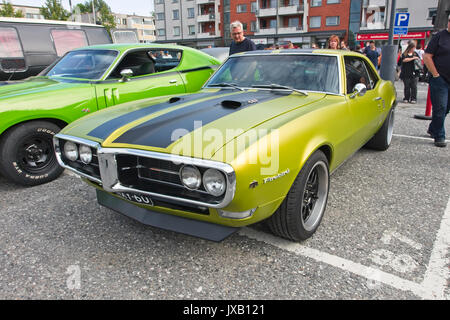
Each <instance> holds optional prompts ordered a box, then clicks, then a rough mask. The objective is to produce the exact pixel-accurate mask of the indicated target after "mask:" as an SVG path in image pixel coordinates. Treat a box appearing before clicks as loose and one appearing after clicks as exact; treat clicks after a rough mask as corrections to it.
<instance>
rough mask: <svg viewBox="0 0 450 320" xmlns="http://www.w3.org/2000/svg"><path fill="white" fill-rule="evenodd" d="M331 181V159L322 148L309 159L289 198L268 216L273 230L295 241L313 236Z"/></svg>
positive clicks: (321, 214)
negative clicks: (329, 164) (329, 160)
mask: <svg viewBox="0 0 450 320" xmlns="http://www.w3.org/2000/svg"><path fill="white" fill-rule="evenodd" d="M329 181H330V174H329V169H328V159H327V157H326V156H325V154H324V153H323V152H322V151H320V150H318V151H316V152H315V153H313V154H312V155H311V157H310V158H309V159H308V160H307V161H306V163H305V165H304V166H303V168H302V169H301V170H300V173H299V174H298V176H297V178H296V179H295V181H294V183H293V184H292V186H291V189H290V190H289V192H288V194H287V196H286V198H285V199H284V201H283V202H282V203H281V205H280V207H279V208H278V209H277V211H275V213H274V214H273V215H272V216H271V217H270V218H269V219H268V225H269V228H270V230H271V231H272V232H273V233H274V234H276V235H278V236H280V237H283V238H286V239H289V240H293V241H302V240H306V239H308V238H309V237H311V236H312V235H313V234H314V232H315V231H316V230H317V228H318V227H319V225H320V222H321V221H322V217H323V215H324V213H325V208H326V204H327V200H328V191H329V185H330V183H329Z"/></svg>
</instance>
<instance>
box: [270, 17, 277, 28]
mask: <svg viewBox="0 0 450 320" xmlns="http://www.w3.org/2000/svg"><path fill="white" fill-rule="evenodd" d="M269 28H270V29H276V28H277V19H272V20H270V22H269Z"/></svg>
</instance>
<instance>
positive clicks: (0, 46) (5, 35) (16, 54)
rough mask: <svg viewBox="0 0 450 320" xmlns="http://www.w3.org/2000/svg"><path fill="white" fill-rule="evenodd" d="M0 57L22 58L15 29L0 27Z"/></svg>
mask: <svg viewBox="0 0 450 320" xmlns="http://www.w3.org/2000/svg"><path fill="white" fill-rule="evenodd" d="M0 57H1V58H23V51H22V46H21V45H20V40H19V36H18V35H17V31H16V29H14V28H5V27H0Z"/></svg>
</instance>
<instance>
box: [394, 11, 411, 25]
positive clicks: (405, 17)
mask: <svg viewBox="0 0 450 320" xmlns="http://www.w3.org/2000/svg"><path fill="white" fill-rule="evenodd" d="M408 24H409V13H407V12H397V13H396V14H395V24H394V25H395V26H396V27H407V26H408Z"/></svg>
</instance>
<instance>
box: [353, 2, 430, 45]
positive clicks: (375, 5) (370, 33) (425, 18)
mask: <svg viewBox="0 0 450 320" xmlns="http://www.w3.org/2000/svg"><path fill="white" fill-rule="evenodd" d="M438 2H439V1H438V0H397V1H396V12H408V13H409V14H410V17H409V26H408V34H407V35H402V36H401V37H398V36H394V39H398V41H400V42H401V43H402V44H403V46H405V44H406V43H407V42H408V41H410V40H416V41H417V42H418V43H419V44H421V45H422V47H423V46H424V45H425V43H426V42H427V41H428V39H429V38H430V36H431V31H432V30H433V25H432V19H433V16H434V15H436V14H437V7H438ZM390 16H391V0H363V1H362V8H361V26H360V30H359V32H358V35H357V41H360V43H361V45H363V44H364V42H366V41H370V40H374V41H375V42H376V45H377V46H381V45H383V44H385V43H387V40H388V36H389V26H390Z"/></svg>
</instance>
